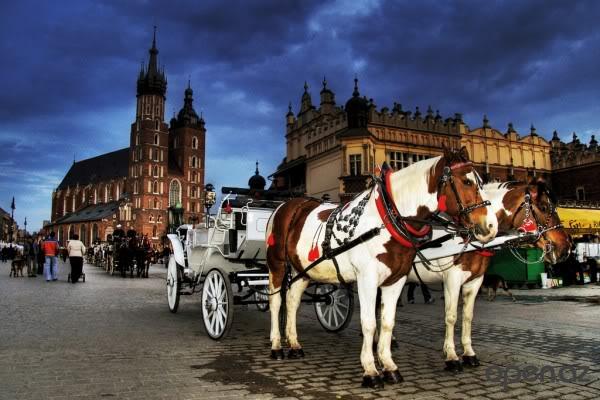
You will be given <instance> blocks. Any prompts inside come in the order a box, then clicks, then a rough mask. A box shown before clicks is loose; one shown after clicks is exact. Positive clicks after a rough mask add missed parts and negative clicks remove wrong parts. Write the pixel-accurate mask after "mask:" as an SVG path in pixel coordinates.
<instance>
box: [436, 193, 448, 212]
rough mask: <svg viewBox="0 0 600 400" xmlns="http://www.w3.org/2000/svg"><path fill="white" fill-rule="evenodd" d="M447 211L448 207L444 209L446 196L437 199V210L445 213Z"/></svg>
mask: <svg viewBox="0 0 600 400" xmlns="http://www.w3.org/2000/svg"><path fill="white" fill-rule="evenodd" d="M447 209H448V207H446V195H445V194H443V195H441V196H440V198H439V199H438V210H439V211H441V212H446V210H447Z"/></svg>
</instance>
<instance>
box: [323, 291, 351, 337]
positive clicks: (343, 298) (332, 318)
mask: <svg viewBox="0 0 600 400" xmlns="http://www.w3.org/2000/svg"><path fill="white" fill-rule="evenodd" d="M315 294H319V295H326V296H327V302H317V303H315V313H316V314H317V319H318V320H319V323H320V324H321V326H322V327H323V329H325V330H326V331H327V332H331V333H334V332H339V331H341V330H343V329H345V328H346V327H347V326H348V324H349V323H350V321H352V313H353V311H354V294H353V293H352V288H344V287H336V286H334V285H330V284H324V285H317V286H316V287H315Z"/></svg>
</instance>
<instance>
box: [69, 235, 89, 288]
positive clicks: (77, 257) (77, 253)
mask: <svg viewBox="0 0 600 400" xmlns="http://www.w3.org/2000/svg"><path fill="white" fill-rule="evenodd" d="M67 251H68V252H69V261H70V262H71V283H77V281H78V280H79V277H80V276H81V272H82V271H83V256H84V255H85V251H86V248H85V245H84V244H83V242H82V241H81V240H79V235H73V239H71V240H69V244H68V245H67Z"/></svg>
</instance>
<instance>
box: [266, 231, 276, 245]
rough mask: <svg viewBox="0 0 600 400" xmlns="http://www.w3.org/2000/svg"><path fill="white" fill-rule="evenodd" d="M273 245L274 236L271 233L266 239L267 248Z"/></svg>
mask: <svg viewBox="0 0 600 400" xmlns="http://www.w3.org/2000/svg"><path fill="white" fill-rule="evenodd" d="M274 245H275V236H273V234H272V233H271V234H270V235H269V238H268V239H267V246H269V247H271V246H274Z"/></svg>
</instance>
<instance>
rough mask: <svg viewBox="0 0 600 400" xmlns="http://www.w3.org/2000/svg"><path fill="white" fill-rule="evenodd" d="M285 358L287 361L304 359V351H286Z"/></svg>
mask: <svg viewBox="0 0 600 400" xmlns="http://www.w3.org/2000/svg"><path fill="white" fill-rule="evenodd" d="M287 357H288V358H289V359H296V358H304V350H302V349H290V351H288V355H287Z"/></svg>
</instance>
